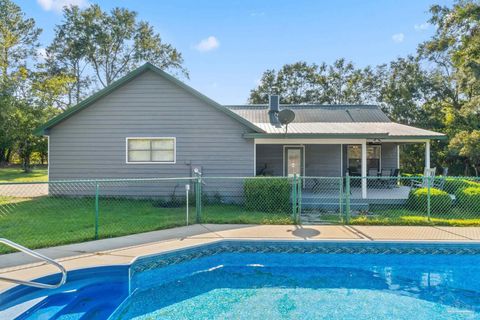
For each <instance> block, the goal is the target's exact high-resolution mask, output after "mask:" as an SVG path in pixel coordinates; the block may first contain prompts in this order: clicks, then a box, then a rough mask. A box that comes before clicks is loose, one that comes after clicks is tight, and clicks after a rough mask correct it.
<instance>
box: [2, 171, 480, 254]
mask: <svg viewBox="0 0 480 320" xmlns="http://www.w3.org/2000/svg"><path fill="white" fill-rule="evenodd" d="M194 223H239V224H250V223H251V224H293V223H302V224H352V225H436V226H480V179H478V178H474V177H441V176H440V177H429V178H427V177H383V176H381V177H377V176H374V177H365V178H361V177H353V176H352V177H349V176H346V177H300V176H294V177H186V178H158V179H157V178H155V179H113V180H78V181H57V182H45V183H0V238H8V239H10V240H12V241H15V242H18V243H20V244H22V245H25V246H27V247H31V248H40V247H47V246H53V245H60V244H67V243H74V242H82V241H87V240H94V239H101V238H108V237H116V236H121V235H128V234H135V233H140V232H147V231H153V230H159V229H165V228H172V227H178V226H185V225H187V224H194ZM2 250H3V251H2ZM4 252H6V248H0V253H4Z"/></svg>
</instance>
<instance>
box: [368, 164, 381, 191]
mask: <svg viewBox="0 0 480 320" xmlns="http://www.w3.org/2000/svg"><path fill="white" fill-rule="evenodd" d="M367 176H368V177H369V179H368V184H369V185H370V186H372V187H378V186H379V185H381V183H382V182H381V180H380V179H378V178H373V179H372V178H370V177H378V176H379V172H378V170H377V169H373V168H370V169H368V172H367Z"/></svg>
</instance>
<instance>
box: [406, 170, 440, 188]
mask: <svg viewBox="0 0 480 320" xmlns="http://www.w3.org/2000/svg"><path fill="white" fill-rule="evenodd" d="M436 171H437V168H425V170H424V171H423V176H422V178H421V179H419V180H417V179H414V180H412V182H411V185H410V186H411V187H412V188H415V189H417V188H426V187H428V183H429V180H430V186H431V187H432V188H433V187H434V185H435V172H436Z"/></svg>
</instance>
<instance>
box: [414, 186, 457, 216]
mask: <svg viewBox="0 0 480 320" xmlns="http://www.w3.org/2000/svg"><path fill="white" fill-rule="evenodd" d="M427 199H428V188H419V189H414V190H412V191H410V194H409V195H408V201H407V204H408V207H409V208H410V209H412V210H421V211H426V210H427V206H428V200H427ZM452 204H453V203H452V198H451V197H450V195H449V194H448V193H447V192H445V191H443V190H439V189H435V188H430V211H431V212H434V213H448V212H450V210H451V208H452Z"/></svg>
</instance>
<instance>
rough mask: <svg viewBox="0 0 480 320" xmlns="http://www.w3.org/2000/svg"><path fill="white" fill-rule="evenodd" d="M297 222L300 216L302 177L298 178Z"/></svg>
mask: <svg viewBox="0 0 480 320" xmlns="http://www.w3.org/2000/svg"><path fill="white" fill-rule="evenodd" d="M297 202H298V206H297V221H296V223H299V222H300V216H301V215H302V176H298V192H297Z"/></svg>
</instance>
